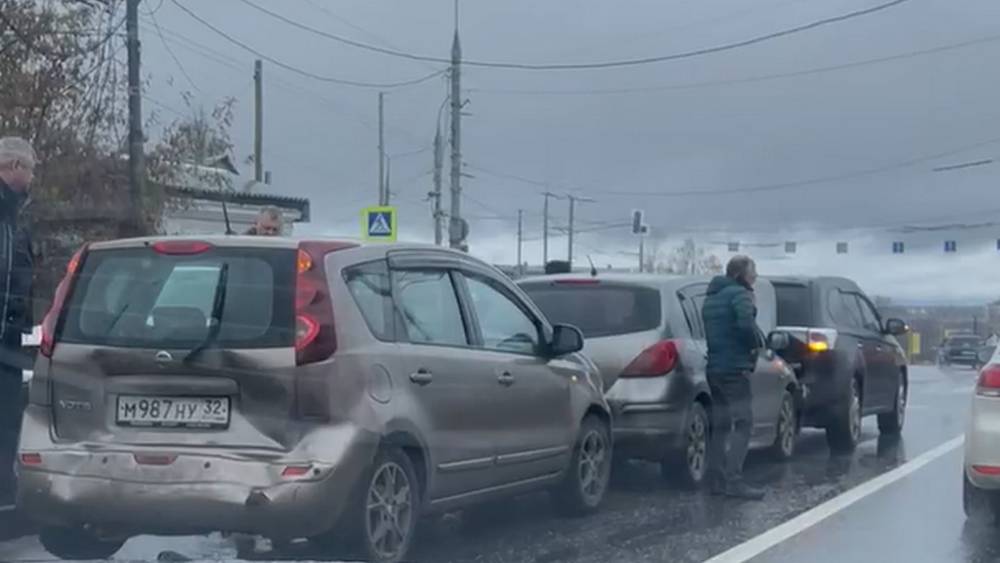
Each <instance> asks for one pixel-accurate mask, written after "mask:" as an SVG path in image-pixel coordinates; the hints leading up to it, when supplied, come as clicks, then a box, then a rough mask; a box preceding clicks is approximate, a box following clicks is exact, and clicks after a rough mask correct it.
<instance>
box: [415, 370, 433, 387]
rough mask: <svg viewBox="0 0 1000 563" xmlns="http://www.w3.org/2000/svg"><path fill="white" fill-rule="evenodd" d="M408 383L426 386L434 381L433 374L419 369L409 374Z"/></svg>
mask: <svg viewBox="0 0 1000 563" xmlns="http://www.w3.org/2000/svg"><path fill="white" fill-rule="evenodd" d="M410 381H412V382H414V383H416V384H417V385H427V384H428V383H430V382H431V381H434V374H433V373H431V372H430V371H429V370H426V369H424V368H420V369H418V370H417V371H415V372H413V373H411V374H410Z"/></svg>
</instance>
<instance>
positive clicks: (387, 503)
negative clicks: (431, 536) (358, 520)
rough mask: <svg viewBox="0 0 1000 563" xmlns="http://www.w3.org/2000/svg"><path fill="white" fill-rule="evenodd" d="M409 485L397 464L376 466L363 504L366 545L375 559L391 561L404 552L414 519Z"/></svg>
mask: <svg viewBox="0 0 1000 563" xmlns="http://www.w3.org/2000/svg"><path fill="white" fill-rule="evenodd" d="M411 496H412V485H411V483H410V479H409V477H408V476H407V475H406V471H405V470H404V469H403V468H402V467H400V466H399V465H398V464H396V463H393V462H387V463H384V464H382V465H380V466H379V467H378V468H377V469H376V470H375V473H374V475H373V476H372V480H371V484H370V485H369V487H368V497H367V503H366V507H367V508H366V529H365V532H366V534H367V535H368V544H369V545H370V546H371V549H372V551H373V552H374V553H375V554H376V555H378V558H379V559H392V558H394V557H396V556H397V555H398V554H399V552H400V551H401V550H402V549H404V548H405V546H406V544H407V540H408V537H407V535H408V534H409V533H410V529H411V528H412V526H411V519H412V518H414V514H413V505H412V500H411Z"/></svg>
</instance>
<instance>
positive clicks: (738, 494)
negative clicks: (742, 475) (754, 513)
mask: <svg viewBox="0 0 1000 563" xmlns="http://www.w3.org/2000/svg"><path fill="white" fill-rule="evenodd" d="M723 494H725V496H727V497H730V498H738V499H742V500H764V489H758V488H757V487H751V486H750V485H747V484H746V483H743V482H737V483H729V484H728V485H727V486H726V490H725V492H724V493H723Z"/></svg>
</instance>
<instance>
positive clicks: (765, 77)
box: [469, 35, 1000, 95]
mask: <svg viewBox="0 0 1000 563" xmlns="http://www.w3.org/2000/svg"><path fill="white" fill-rule="evenodd" d="M997 40H1000V35H990V36H986V37H981V38H978V39H972V40H969V41H962V42H960V43H951V44H948V45H941V46H939V47H932V48H929V49H921V50H917V51H908V52H905V53H899V54H896V55H889V56H885V57H877V58H873V59H865V60H861V61H853V62H849V63H842V64H836V65H830V66H822V67H815V68H808V69H802V70H796V71H790V72H778V73H772V74H762V75H757V76H748V77H745V78H731V79H724V80H705V81H701V82H688V83H680V84H666V85H662V86H639V87H635V88H595V89H552V90H545V89H539V90H530V89H518V88H469V91H470V92H485V93H490V94H525V95H600V94H631V93H638V92H666V91H670V90H693V89H697V88H706V87H712V86H726V85H729V84H748V83H753V82H765V81H769V80H777V79H780V78H793V77H796V76H808V75H812V74H822V73H826V72H832V71H837V70H846V69H850V68H858V67H863V66H869V65H875V64H880V63H887V62H892V61H899V60H905V59H912V58H915V57H921V56H925V55H931V54H936V53H944V52H947V51H954V50H958V49H964V48H966V47H971V46H975V45H982V44H985V43H992V42H994V41H997Z"/></svg>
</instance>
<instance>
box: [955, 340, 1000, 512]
mask: <svg viewBox="0 0 1000 563" xmlns="http://www.w3.org/2000/svg"><path fill="white" fill-rule="evenodd" d="M964 447H965V462H964V471H963V472H962V506H963V507H964V508H965V514H966V516H967V517H968V518H969V519H971V520H978V521H983V522H988V523H989V524H998V523H1000V350H998V351H994V353H993V357H992V358H990V360H989V361H988V362H987V363H986V365H985V366H983V369H982V371H980V372H979V379H978V381H977V382H976V390H975V393H974V395H973V397H972V408H971V409H970V410H969V421H968V424H967V426H966V431H965V444H964Z"/></svg>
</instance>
